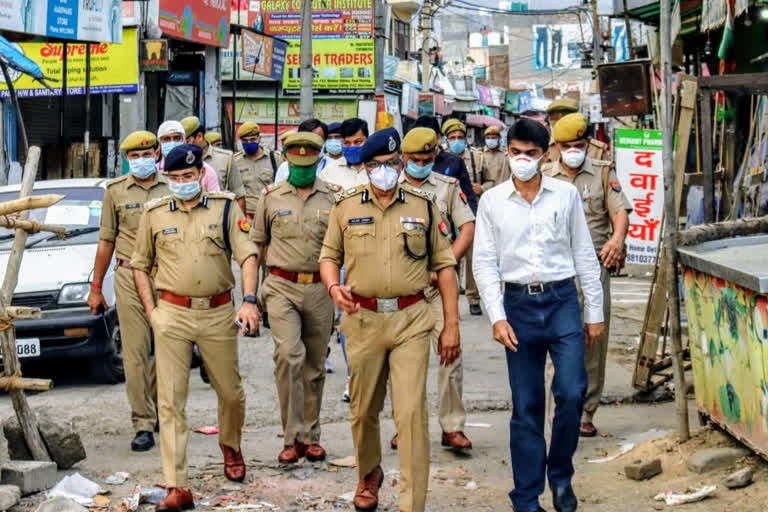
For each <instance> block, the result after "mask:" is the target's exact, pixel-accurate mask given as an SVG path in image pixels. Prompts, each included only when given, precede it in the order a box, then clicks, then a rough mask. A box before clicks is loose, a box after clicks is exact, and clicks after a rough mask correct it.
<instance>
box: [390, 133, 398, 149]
mask: <svg viewBox="0 0 768 512" xmlns="http://www.w3.org/2000/svg"><path fill="white" fill-rule="evenodd" d="M395 149H397V142H395V139H394V137H392V136H391V135H390V136H389V150H390V151H394V150H395Z"/></svg>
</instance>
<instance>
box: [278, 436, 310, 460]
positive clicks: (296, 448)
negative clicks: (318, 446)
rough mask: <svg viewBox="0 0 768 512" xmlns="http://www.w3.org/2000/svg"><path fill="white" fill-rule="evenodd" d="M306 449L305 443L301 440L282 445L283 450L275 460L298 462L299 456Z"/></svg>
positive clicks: (301, 455)
mask: <svg viewBox="0 0 768 512" xmlns="http://www.w3.org/2000/svg"><path fill="white" fill-rule="evenodd" d="M306 450H307V445H305V444H304V443H302V442H301V441H295V442H294V444H292V445H286V446H284V447H283V451H281V452H280V455H278V456H277V461H278V462H280V463H281V464H294V463H296V462H299V458H301V457H303V456H304V454H305V453H306Z"/></svg>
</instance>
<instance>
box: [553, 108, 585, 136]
mask: <svg viewBox="0 0 768 512" xmlns="http://www.w3.org/2000/svg"><path fill="white" fill-rule="evenodd" d="M586 133H587V119H586V118H585V117H584V116H583V115H582V114H568V115H567V116H564V117H563V118H562V119H560V120H559V121H558V122H557V124H556V125H555V127H554V129H553V130H552V138H554V139H555V142H571V141H574V140H579V139H581V138H583V137H584V136H585V135H586Z"/></svg>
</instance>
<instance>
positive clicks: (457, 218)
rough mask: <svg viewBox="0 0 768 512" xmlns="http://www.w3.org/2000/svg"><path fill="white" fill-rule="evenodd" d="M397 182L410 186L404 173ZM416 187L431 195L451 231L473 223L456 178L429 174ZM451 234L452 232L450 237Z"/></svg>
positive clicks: (471, 214) (470, 212) (472, 215)
mask: <svg viewBox="0 0 768 512" xmlns="http://www.w3.org/2000/svg"><path fill="white" fill-rule="evenodd" d="M398 182H400V183H405V184H410V182H409V181H408V178H407V177H406V176H405V173H404V172H402V173H400V178H399V179H398ZM417 187H418V189H419V190H422V191H424V192H428V193H429V194H430V195H432V197H433V198H434V201H435V203H437V208H438V209H439V210H440V216H441V217H442V218H443V221H444V222H445V223H446V225H447V226H448V227H449V228H450V229H451V230H453V229H454V228H456V229H459V228H460V227H461V226H463V225H464V224H466V223H467V222H474V221H475V215H474V214H473V213H472V210H470V208H469V205H468V204H467V196H465V195H464V193H463V192H462V191H461V189H460V188H459V180H457V179H456V178H451V177H448V176H443V175H441V174H437V173H436V172H431V173H429V176H427V177H426V179H425V180H424V181H422V182H421V184H420V185H418V186H417ZM453 234H454V233H453V232H452V233H451V235H453ZM451 238H453V236H451Z"/></svg>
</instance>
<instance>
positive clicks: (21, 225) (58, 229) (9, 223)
mask: <svg viewBox="0 0 768 512" xmlns="http://www.w3.org/2000/svg"><path fill="white" fill-rule="evenodd" d="M0 226H1V227H4V228H9V229H23V230H24V231H26V232H27V233H38V232H40V231H48V232H49V233H56V234H57V235H59V236H60V237H62V238H64V237H65V236H66V234H67V227H66V226H56V225H52V224H40V223H39V222H35V221H34V220H27V219H20V218H18V217H5V216H3V217H0Z"/></svg>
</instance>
